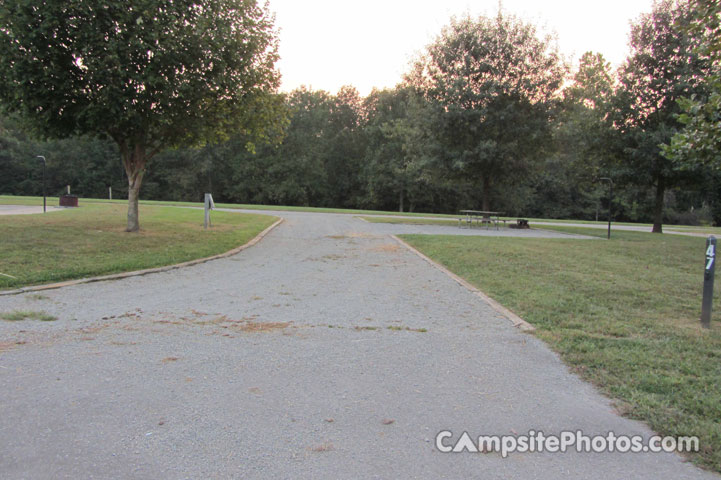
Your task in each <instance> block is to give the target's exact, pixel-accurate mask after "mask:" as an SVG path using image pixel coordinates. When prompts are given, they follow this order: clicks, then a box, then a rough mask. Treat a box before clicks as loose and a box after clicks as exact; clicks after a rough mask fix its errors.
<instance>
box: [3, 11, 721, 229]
mask: <svg viewBox="0 0 721 480" xmlns="http://www.w3.org/2000/svg"><path fill="white" fill-rule="evenodd" d="M714 8H715V10H713V9H714ZM709 10H713V12H712V13H713V15H711V17H708V12H709ZM714 15H715V16H714ZM704 18H711V19H714V18H715V19H716V23H713V22H712V21H706V20H704ZM717 20H718V7H716V6H715V3H714V2H710V1H706V0H697V1H693V2H691V3H688V2H676V1H673V0H665V1H660V2H657V3H656V4H655V5H654V8H653V11H652V12H650V13H648V14H645V15H643V16H641V17H640V18H639V19H638V20H637V21H636V22H635V23H634V24H633V25H632V29H631V36H630V44H631V54H630V55H629V57H628V59H627V60H626V61H625V62H624V64H623V65H622V66H621V67H620V68H619V69H618V70H617V71H613V70H612V69H611V67H610V65H609V63H608V62H606V61H605V59H604V58H603V56H602V55H601V54H598V53H592V52H588V53H586V54H584V55H583V56H582V57H581V58H580V60H579V63H578V64H577V65H575V66H574V68H570V67H569V66H568V65H566V64H565V62H564V61H563V59H562V58H561V56H560V55H559V54H558V52H557V50H556V48H555V47H554V43H553V42H552V40H551V39H549V38H545V37H542V36H540V35H539V34H538V32H537V31H536V29H535V27H534V26H533V25H531V24H529V23H527V22H524V21H522V20H520V19H518V18H516V17H513V16H510V15H506V14H500V13H499V14H498V15H497V16H496V17H480V18H470V17H462V18H458V19H454V20H452V22H451V23H450V25H448V26H447V27H446V28H444V29H443V31H442V32H441V34H440V35H439V36H438V38H437V39H436V40H435V42H433V43H432V44H431V45H429V46H428V47H427V49H426V50H425V52H424V54H423V55H421V56H419V58H418V59H417V61H416V62H415V63H414V64H413V65H412V67H411V68H410V71H409V72H408V73H407V75H406V76H405V78H404V81H403V82H402V83H401V84H399V85H398V86H397V87H396V88H394V89H385V90H374V91H373V92H371V93H370V94H369V95H368V96H367V97H365V98H364V97H361V96H360V95H359V94H358V92H357V91H356V90H355V89H354V88H353V87H350V86H347V87H343V88H341V89H340V90H339V91H338V92H337V93H336V94H335V95H333V94H331V93H328V92H325V91H317V90H311V89H308V88H300V89H297V90H295V91H293V92H290V93H288V94H277V95H275V100H272V101H269V103H270V104H273V105H282V107H279V108H277V110H279V111H281V114H282V116H283V117H284V118H285V121H284V122H280V125H282V132H279V133H277V134H276V138H275V140H277V141H271V142H267V143H263V142H258V141H257V139H256V138H255V137H252V136H251V135H250V134H243V133H238V134H235V135H233V136H230V137H229V138H227V139H223V140H222V141H214V142H213V143H207V144H205V145H204V146H199V147H194V148H173V149H166V150H163V151H162V152H160V153H158V154H157V155H156V156H155V157H153V159H152V161H149V162H148V163H147V165H146V166H145V167H144V180H143V187H142V191H141V192H140V197H141V198H145V199H159V200H186V201H200V200H201V199H202V194H203V193H204V192H211V193H212V194H213V197H214V199H215V200H216V202H232V203H255V204H269V205H303V206H318V207H345V208H366V209H378V210H399V211H423V212H455V211H457V210H458V209H461V208H478V209H480V208H483V209H492V210H497V211H503V212H506V213H507V214H508V215H514V216H528V217H553V218H576V219H596V218H599V219H605V218H606V212H607V210H608V201H609V199H608V197H607V184H604V183H602V182H600V180H599V179H600V178H601V177H609V178H611V179H613V181H614V185H615V190H614V199H613V210H614V212H615V213H614V215H615V217H616V218H617V219H618V220H629V221H648V222H654V224H655V225H656V227H655V228H656V229H657V230H658V231H660V229H661V223H664V222H672V223H688V224H696V223H715V224H716V225H721V166H720V164H721V162H720V161H719V154H718V151H717V147H718V143H716V144H714V143H713V141H714V140H713V137H712V139H711V140H708V138H709V135H708V134H705V135H704V136H703V137H702V138H703V139H705V140H706V141H707V143H704V144H702V143H701V141H700V140H698V139H697V137H698V136H699V135H702V134H703V132H704V130H703V128H706V129H711V130H712V133H711V135H712V134H713V127H712V126H711V127H709V126H708V125H713V120H714V118H717V117H718V98H719V95H718V85H719V81H718V78H719V76H718V63H717V60H718V55H717V53H718V32H719V29H718V21H717ZM714 102H715V103H714ZM709 105H710V106H709ZM714 115H716V117H714ZM21 120H22V119H21V118H19V117H16V116H12V115H4V116H3V117H2V118H1V119H0V193H2V194H14V195H37V194H40V193H41V191H42V185H41V167H42V165H41V164H40V163H39V162H38V161H37V160H36V159H35V156H36V155H45V156H46V157H47V159H48V163H47V168H48V183H49V185H50V188H49V190H50V193H53V194H58V193H61V192H62V191H64V188H65V185H71V189H72V191H73V193H76V194H78V195H81V196H85V197H101V198H103V197H107V195H108V187H112V190H113V196H114V197H115V198H126V196H127V194H128V181H127V178H126V172H125V171H124V169H123V167H122V165H121V164H120V163H119V162H118V161H117V159H118V157H119V156H120V153H121V152H119V150H118V147H117V142H112V141H111V140H109V139H103V138H102V137H97V136H93V137H90V136H72V137H69V138H65V139H62V140H39V139H37V138H34V137H32V136H30V135H29V134H28V133H27V131H26V129H25V128H24V126H23V125H24V124H23V122H22V121H21ZM704 122H705V123H704ZM699 132H701V133H699ZM716 134H718V132H716ZM694 135H696V137H694ZM216 140H217V139H216ZM715 141H716V142H718V138H716V140H715ZM696 145H698V146H699V148H696V147H695V146H696ZM701 146H702V147H703V149H701V148H700V147H701ZM697 151H699V152H700V153H698V152H697ZM694 152H697V153H694Z"/></svg>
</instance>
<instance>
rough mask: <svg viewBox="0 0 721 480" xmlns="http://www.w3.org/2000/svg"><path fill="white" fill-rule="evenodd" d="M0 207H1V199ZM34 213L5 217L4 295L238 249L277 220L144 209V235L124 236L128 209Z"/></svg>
mask: <svg viewBox="0 0 721 480" xmlns="http://www.w3.org/2000/svg"><path fill="white" fill-rule="evenodd" d="M0 203H2V202H1V201H0ZM81 205H82V206H81V207H80V208H77V209H67V210H63V211H58V212H49V213H46V214H37V215H6V216H0V231H2V236H0V252H2V255H0V273H3V274H5V275H11V276H13V277H17V278H15V279H13V278H9V277H7V276H2V275H0V289H11V288H16V287H20V286H25V285H33V284H40V283H49V282H58V281H61V280H67V279H72V278H82V277H88V276H93V275H104V274H110V273H118V272H126V271H132V270H140V269H144V268H150V267H158V266H162V265H171V264H174V263H180V262H184V261H187V260H193V259H196V258H202V257H207V256H211V255H215V254H218V253H222V252H226V251H228V250H231V249H233V248H235V247H237V246H240V245H242V244H244V243H246V242H247V241H249V240H250V239H252V238H253V237H254V236H256V235H257V234H258V233H260V232H261V231H262V230H263V229H265V228H266V227H268V226H269V225H271V224H272V223H273V222H274V221H275V220H276V218H275V217H271V216H268V215H254V214H239V213H227V212H213V213H212V216H211V218H212V222H213V228H212V229H209V230H207V231H206V230H204V229H203V212H202V211H201V210H191V209H184V208H167V207H156V206H146V205H142V206H141V207H140V226H141V229H142V230H141V232H140V233H138V234H133V233H126V232H125V231H124V229H125V226H126V213H127V207H126V206H125V205H116V204H109V203H106V204H103V203H86V202H83V203H82V204H81Z"/></svg>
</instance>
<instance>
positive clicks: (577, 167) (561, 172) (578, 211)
mask: <svg viewBox="0 0 721 480" xmlns="http://www.w3.org/2000/svg"><path fill="white" fill-rule="evenodd" d="M612 95H613V75H612V71H611V66H610V64H609V63H608V62H607V61H606V60H605V59H604V58H603V55H601V54H599V53H593V52H586V53H584V54H583V55H582V56H581V59H580V61H579V66H578V70H577V71H576V72H575V73H574V75H573V78H572V81H571V82H570V84H569V85H568V86H567V87H566V88H565V89H564V90H563V101H562V108H561V109H560V112H559V114H558V115H557V116H556V118H555V122H554V125H553V126H554V128H553V136H554V143H555V148H554V151H553V152H552V153H551V155H549V156H548V158H547V159H546V160H545V162H544V165H543V169H542V170H541V171H540V172H539V174H538V178H537V180H536V185H535V186H536V195H537V201H536V202H535V203H537V204H539V206H541V207H542V209H543V210H538V211H535V212H533V213H534V214H537V215H548V216H550V217H552V218H593V217H594V214H595V213H597V212H598V205H599V201H600V190H599V185H598V177H599V176H603V175H601V171H602V170H604V169H605V168H606V166H607V165H608V164H609V163H610V161H609V158H610V157H611V152H610V150H609V148H608V137H609V134H608V131H609V128H608V126H607V123H606V122H605V116H606V115H607V112H608V104H609V101H610V99H611V98H612ZM606 176H607V175H606ZM605 190H606V189H605V188H604V191H605Z"/></svg>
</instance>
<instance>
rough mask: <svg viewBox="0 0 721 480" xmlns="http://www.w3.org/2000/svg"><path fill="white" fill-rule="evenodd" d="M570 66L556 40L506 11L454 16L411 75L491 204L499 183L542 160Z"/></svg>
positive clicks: (450, 154)
mask: <svg viewBox="0 0 721 480" xmlns="http://www.w3.org/2000/svg"><path fill="white" fill-rule="evenodd" d="M564 72H565V66H564V65H563V63H562V62H561V60H560V58H559V55H558V54H557V52H556V50H555V49H554V48H553V47H552V46H551V40H550V39H549V38H543V39H541V38H539V37H538V36H537V34H536V29H535V27H533V26H532V25H530V24H526V23H523V22H522V21H521V20H519V19H517V18H516V17H512V16H506V15H502V14H501V13H499V14H498V16H496V17H495V18H486V17H480V18H478V19H477V20H473V19H471V18H470V17H468V16H466V17H463V18H461V19H452V20H451V24H450V25H449V26H447V27H446V28H444V29H443V31H442V32H441V34H440V36H439V37H438V38H437V39H436V41H435V42H434V43H432V44H431V45H429V46H428V47H427V51H426V54H425V55H424V56H423V57H422V58H421V59H420V61H419V62H418V63H417V64H416V66H415V68H414V70H413V71H412V72H411V73H410V74H409V76H408V81H409V82H410V83H411V84H412V85H414V86H415V87H416V88H417V89H419V90H420V91H423V92H424V93H425V95H426V97H427V98H428V99H429V101H431V102H433V103H434V104H435V105H436V106H437V108H436V109H435V111H436V112H437V122H438V128H437V132H438V139H439V142H440V143H441V144H442V145H443V146H444V148H445V151H446V152H447V159H446V160H448V161H449V162H450V167H451V168H452V169H453V170H454V171H456V172H457V174H458V176H459V177H461V178H463V179H472V180H473V181H475V182H478V183H480V185H481V187H482V190H483V197H482V203H483V209H484V210H489V209H490V199H491V189H492V186H493V184H494V183H495V182H503V181H504V180H514V181H515V180H518V178H519V177H521V176H522V175H523V174H524V172H525V171H527V170H528V167H529V166H530V165H532V164H533V163H535V162H536V161H537V160H538V159H540V158H542V150H543V149H544V148H545V147H546V146H547V145H548V144H549V141H550V138H551V135H550V133H551V132H550V124H549V120H550V118H551V115H552V112H553V107H554V104H555V99H556V97H557V93H558V90H559V88H560V86H561V83H562V81H563V76H564ZM511 177H515V178H511Z"/></svg>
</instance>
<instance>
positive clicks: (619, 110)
mask: <svg viewBox="0 0 721 480" xmlns="http://www.w3.org/2000/svg"><path fill="white" fill-rule="evenodd" d="M691 18H692V11H691V9H690V8H689V6H688V4H687V3H685V2H681V3H678V2H676V1H673V0H663V1H660V2H658V3H655V4H654V7H653V11H652V12H651V13H650V14H644V15H642V16H641V17H640V18H639V20H638V21H637V22H636V23H635V24H633V25H632V27H631V41H630V46H631V55H630V56H629V58H628V59H627V60H626V62H625V63H624V65H623V66H622V67H621V68H620V71H619V81H620V85H619V89H618V91H617V95H616V101H615V108H614V110H615V111H614V115H613V117H612V120H613V122H614V126H615V128H616V129H617V131H618V133H619V135H620V139H621V141H622V143H623V144H624V149H623V150H624V154H625V160H624V164H623V165H622V166H621V167H622V168H624V169H625V170H626V171H627V173H628V174H627V177H628V178H629V179H630V180H631V181H632V182H634V183H636V184H638V185H644V186H652V187H654V188H655V200H654V207H653V212H654V213H653V217H654V218H653V231H654V232H657V233H661V232H662V223H663V212H664V195H665V192H666V190H667V189H668V188H670V187H673V186H676V185H678V184H680V183H681V182H682V181H683V180H684V174H683V172H682V171H681V170H680V169H679V168H678V165H676V164H675V163H674V162H672V161H670V160H669V159H668V158H666V157H665V156H664V155H663V154H662V151H661V145H662V144H666V143H668V142H669V140H670V139H671V137H673V136H674V134H676V133H677V132H678V131H679V130H680V129H681V127H682V126H681V125H680V124H679V121H678V114H679V113H680V109H679V106H678V100H679V99H680V98H683V97H690V96H691V95H694V94H698V93H701V92H702V91H703V83H702V81H701V79H702V78H703V77H704V76H705V75H706V74H707V73H708V62H706V61H705V60H704V59H702V58H700V57H699V55H698V54H697V53H695V46H696V45H695V43H694V42H695V40H694V38H693V37H691V36H690V35H684V34H679V32H678V31H677V29H676V28H675V26H676V25H688V23H689V22H690V21H691Z"/></svg>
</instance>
